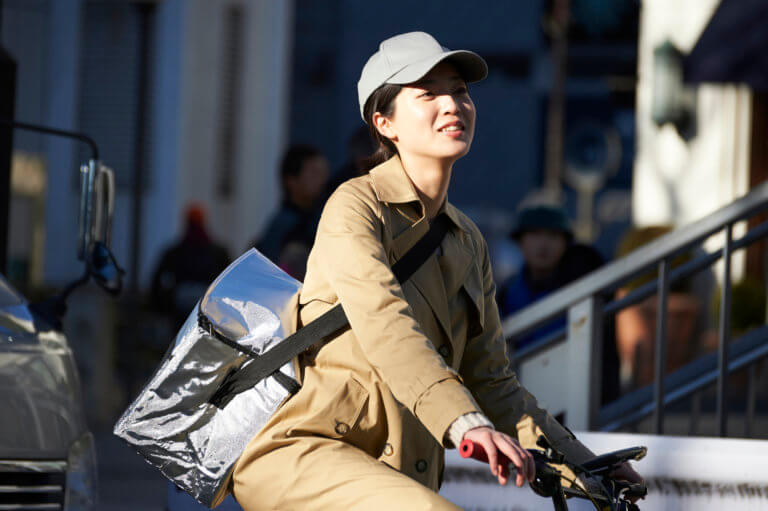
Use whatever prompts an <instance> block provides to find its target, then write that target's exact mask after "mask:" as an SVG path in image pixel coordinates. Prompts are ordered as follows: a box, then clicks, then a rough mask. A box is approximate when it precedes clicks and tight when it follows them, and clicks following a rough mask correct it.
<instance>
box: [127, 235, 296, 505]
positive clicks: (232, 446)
mask: <svg viewBox="0 0 768 511" xmlns="http://www.w3.org/2000/svg"><path fill="white" fill-rule="evenodd" d="M300 287H301V284H300V283H299V282H298V281H296V280H294V279H293V278H291V277H290V276H289V275H288V274H286V273H285V272H283V271H282V270H280V269H279V268H278V267H277V266H275V265H274V264H273V263H272V262H271V261H269V259H267V258H266V257H264V256H263V255H261V254H260V253H259V252H258V251H256V250H255V249H251V250H249V251H248V252H246V253H245V254H243V255H242V256H241V257H240V258H239V259H238V260H237V261H235V262H234V263H232V264H231V265H230V266H229V267H228V268H227V269H226V270H224V272H222V274H221V275H219V277H218V278H217V279H216V280H215V281H214V282H213V283H212V284H211V286H210V287H209V288H208V290H207V291H206V293H205V295H204V296H203V297H202V299H201V300H200V302H199V310H200V311H201V312H202V313H203V314H205V316H207V318H208V320H209V321H210V323H211V325H212V326H213V328H215V329H216V331H218V332H219V333H221V334H223V335H225V336H226V337H228V338H229V339H231V340H234V341H237V342H238V344H240V345H242V346H247V347H249V348H250V349H251V350H252V351H254V352H256V353H257V354H261V353H264V352H266V351H268V350H269V349H270V348H272V347H273V346H275V345H276V344H278V343H279V342H280V341H282V340H283V339H284V338H286V337H288V336H289V335H290V334H292V333H293V332H294V331H295V329H296V322H297V307H298V291H299V289H300ZM249 360H250V359H249V358H248V357H247V356H246V355H244V354H242V353H241V352H239V351H237V350H236V349H234V348H232V347H230V346H228V345H227V344H225V343H224V342H222V341H220V340H218V339H216V338H215V337H213V336H212V335H210V333H208V332H206V331H205V330H203V329H202V328H201V327H200V326H199V325H198V307H195V309H194V310H193V311H192V313H191V314H190V315H189V317H188V318H187V321H186V322H185V323H184V326H183V327H182V328H181V330H180V331H179V333H178V334H177V336H176V340H175V341H174V343H173V344H172V346H171V347H170V349H169V350H168V352H167V353H166V355H165V357H164V358H163V360H162V362H161V363H160V367H159V368H158V369H157V371H156V372H155V374H154V375H153V376H152V378H151V379H150V381H149V383H148V384H147V385H146V386H145V387H144V389H143V390H142V392H141V394H140V395H139V396H138V397H137V398H136V400H135V401H134V402H133V403H132V404H131V405H130V406H129V407H128V409H127V410H126V411H125V412H124V413H123V416H122V417H121V418H120V420H119V421H118V422H117V424H116V425H115V428H114V433H115V434H116V435H117V436H119V437H120V438H122V439H123V440H125V441H127V442H128V443H129V444H131V445H132V446H133V447H134V448H135V449H136V450H137V451H138V452H139V454H141V455H142V456H144V458H146V460H147V461H148V462H149V463H150V464H152V465H154V466H155V467H157V468H158V469H160V471H161V472H162V473H163V474H164V475H165V476H166V477H168V478H169V479H170V480H172V481H173V482H174V483H175V484H176V485H177V486H178V487H180V488H181V489H183V490H185V491H186V492H187V493H189V494H190V495H192V496H193V497H195V499H197V500H198V501H199V502H201V503H202V504H204V505H206V506H208V507H213V506H215V505H217V504H218V503H219V502H221V501H222V500H223V499H224V497H225V496H226V494H227V488H228V486H229V480H230V478H231V476H232V470H233V467H234V464H235V462H236V461H237V459H238V457H239V456H240V454H241V453H242V451H243V449H244V448H245V446H246V445H247V443H248V442H249V441H250V440H251V438H253V436H254V435H255V434H256V433H257V432H258V431H259V429H261V427H262V426H263V425H264V424H265V423H266V421H267V420H268V419H269V418H270V417H271V416H272V414H273V413H274V412H275V411H276V410H277V409H278V408H279V407H280V405H281V404H282V403H283V402H284V401H285V400H286V399H287V398H288V397H290V396H289V393H288V391H287V390H286V389H285V388H284V387H283V386H281V385H280V384H279V383H278V382H277V381H275V379H274V378H272V377H268V378H265V379H264V380H262V381H261V382H259V384H258V385H256V386H255V387H254V388H252V389H250V390H247V391H245V392H242V393H240V394H238V395H236V396H235V397H234V398H233V399H232V401H231V402H229V404H227V405H226V406H224V407H223V408H217V407H216V406H214V405H212V404H210V403H209V402H208V401H209V399H210V398H211V396H212V395H213V394H214V392H216V390H217V389H218V387H219V385H220V384H221V382H222V380H223V379H224V378H225V376H226V375H227V374H228V373H229V372H230V371H232V370H236V369H237V368H239V367H241V366H242V365H243V364H244V363H247V362H248V361H249ZM280 370H281V372H283V373H285V374H286V375H288V376H290V377H291V378H294V379H295V378H296V372H295V367H294V364H293V363H292V362H291V363H288V364H286V365H285V366H283V367H282V368H281V369H280Z"/></svg>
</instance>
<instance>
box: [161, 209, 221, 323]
mask: <svg viewBox="0 0 768 511" xmlns="http://www.w3.org/2000/svg"><path fill="white" fill-rule="evenodd" d="M184 216H185V221H186V228H185V230H184V235H183V236H182V237H181V239H180V240H178V241H177V242H175V243H173V244H172V245H171V246H170V247H168V248H167V249H166V250H165V251H164V252H163V255H162V256H161V258H160V261H159V263H158V264H157V266H156V268H155V271H154V275H153V277H152V290H151V302H152V306H153V308H154V310H155V311H156V312H160V313H161V314H164V315H166V316H167V317H168V318H169V319H170V320H171V321H172V322H173V326H174V328H175V329H178V328H180V327H181V325H182V324H183V323H184V321H185V320H186V318H187V315H189V313H190V311H191V310H192V308H193V307H194V306H195V304H196V303H197V301H198V300H199V299H200V298H201V297H202V296H203V294H204V293H205V290H206V289H207V288H208V286H209V285H210V283H211V282H213V280H214V279H215V278H216V276H217V275H218V274H219V273H221V272H222V271H223V270H224V269H225V268H226V267H227V265H228V264H229V263H230V258H229V254H228V253H227V250H226V249H225V248H224V247H223V246H221V245H219V244H217V243H216V242H215V241H213V240H212V239H211V236H210V235H209V234H208V231H207V229H206V227H205V210H204V209H203V207H202V206H201V205H199V204H190V205H189V206H188V207H187V209H186V212H185V214H184Z"/></svg>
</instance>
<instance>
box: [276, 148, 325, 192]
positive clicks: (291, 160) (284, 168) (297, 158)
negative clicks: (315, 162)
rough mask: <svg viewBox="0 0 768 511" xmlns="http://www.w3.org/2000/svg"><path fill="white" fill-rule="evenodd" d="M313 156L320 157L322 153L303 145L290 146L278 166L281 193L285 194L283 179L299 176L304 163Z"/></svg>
mask: <svg viewBox="0 0 768 511" xmlns="http://www.w3.org/2000/svg"><path fill="white" fill-rule="evenodd" d="M315 156H322V153H321V152H320V151H319V150H318V149H317V148H315V147H312V146H310V145H305V144H295V145H292V146H291V147H289V148H288V150H286V151H285V154H284V155H283V161H282V163H281V164H280V183H281V185H282V187H283V192H286V187H285V178H287V177H296V176H298V175H299V174H301V169H302V168H303V167H304V162H305V161H307V160H308V159H310V158H314V157H315Z"/></svg>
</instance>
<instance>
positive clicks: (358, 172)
mask: <svg viewBox="0 0 768 511" xmlns="http://www.w3.org/2000/svg"><path fill="white" fill-rule="evenodd" d="M374 151H376V145H375V144H374V143H373V139H372V138H371V134H370V132H369V131H368V129H367V127H365V126H361V127H360V128H358V129H356V130H355V131H354V132H352V135H350V136H349V139H347V162H346V163H345V164H344V165H342V166H341V168H340V169H339V170H337V171H336V172H335V173H334V175H333V179H332V180H331V183H330V185H329V186H328V195H330V194H331V193H333V191H334V190H336V188H338V187H339V185H340V184H341V183H343V182H344V181H347V180H349V179H352V178H354V177H359V176H362V175H363V174H365V171H366V170H368V159H369V158H370V156H371V155H372V154H373V153H374Z"/></svg>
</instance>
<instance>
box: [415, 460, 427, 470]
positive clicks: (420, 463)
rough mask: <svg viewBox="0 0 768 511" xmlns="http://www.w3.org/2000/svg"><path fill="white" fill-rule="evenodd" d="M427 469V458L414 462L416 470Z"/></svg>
mask: <svg viewBox="0 0 768 511" xmlns="http://www.w3.org/2000/svg"><path fill="white" fill-rule="evenodd" d="M426 471H427V460H419V461H417V462H416V472H419V473H424V472H426Z"/></svg>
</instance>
